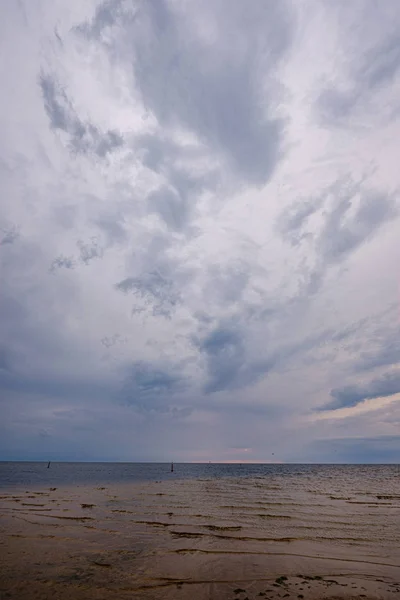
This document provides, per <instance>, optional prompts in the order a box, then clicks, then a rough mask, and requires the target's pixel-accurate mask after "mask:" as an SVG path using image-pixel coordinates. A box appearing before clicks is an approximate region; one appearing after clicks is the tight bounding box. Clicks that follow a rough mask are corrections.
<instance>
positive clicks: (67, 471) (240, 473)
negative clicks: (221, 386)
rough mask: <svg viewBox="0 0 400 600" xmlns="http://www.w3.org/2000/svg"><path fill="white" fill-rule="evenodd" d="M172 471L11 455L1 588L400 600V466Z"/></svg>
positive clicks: (25, 595) (42, 594) (198, 597)
mask: <svg viewBox="0 0 400 600" xmlns="http://www.w3.org/2000/svg"><path fill="white" fill-rule="evenodd" d="M173 467H174V469H173V472H171V463H66V462H65V463H64V462H60V463H57V462H54V463H53V462H52V463H51V464H50V465H49V468H48V463H44V462H40V463H39V462H31V463H30V462H18V463H17V462H2V463H0V488H1V490H0V534H1V535H0V554H1V555H2V556H3V567H2V572H1V573H0V592H1V591H4V593H7V594H11V595H9V596H5V597H7V598H8V597H10V598H14V597H15V598H18V600H31V598H33V597H35V598H41V599H42V600H46V599H47V598H54V597H57V598H59V599H60V600H64V598H65V599H70V598H71V597H74V598H75V600H81V599H82V600H84V599H85V600H87V599H92V598H93V600H94V599H96V600H99V599H105V600H108V598H118V600H123V599H125V598H127V599H128V598H129V599H131V598H143V599H147V598H148V599H149V600H165V599H167V600H175V598H179V600H203V599H204V600H205V599H207V600H209V599H212V598H218V600H223V599H224V598H226V599H227V600H234V599H235V600H245V598H248V599H249V600H255V599H256V598H257V599H258V600H259V597H265V598H268V599H272V600H275V599H278V598H287V599H288V600H291V599H296V598H308V599H310V600H314V598H352V599H354V598H360V599H361V598H363V599H364V600H365V599H366V598H368V599H369V598H374V599H375V598H379V599H385V600H386V599H387V598H396V597H398V598H400V466H399V465H337V464H335V465H327V464H324V465H316V464H312V465H311V464H308V465H300V464H215V463H206V464H204V463H202V464H189V463H176V464H174V465H173ZM238 590H239V591H238ZM0 597H1V595H0Z"/></svg>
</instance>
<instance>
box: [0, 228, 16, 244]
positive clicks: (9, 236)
mask: <svg viewBox="0 0 400 600" xmlns="http://www.w3.org/2000/svg"><path fill="white" fill-rule="evenodd" d="M18 238H19V231H18V229H17V227H16V226H15V225H13V226H12V227H8V228H6V227H4V228H0V246H5V245H6V244H13V243H14V242H15V240H17V239H18Z"/></svg>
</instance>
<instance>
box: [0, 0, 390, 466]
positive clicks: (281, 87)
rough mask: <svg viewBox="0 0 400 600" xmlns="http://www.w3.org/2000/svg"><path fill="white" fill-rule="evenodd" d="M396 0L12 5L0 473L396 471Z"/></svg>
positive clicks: (0, 34)
mask: <svg viewBox="0 0 400 600" xmlns="http://www.w3.org/2000/svg"><path fill="white" fill-rule="evenodd" d="M399 32H400V4H399V2H398V0H385V2H379V1H375V0H352V2H348V0H335V2H331V1H330V0H287V1H286V0H279V2H277V1H275V0H252V2H244V1H242V0H154V1H153V0H138V1H136V0H105V1H104V0H52V2H48V1H45V0H37V1H35V2H31V0H2V2H1V4H0V81H1V94H0V133H1V135H0V410H1V413H0V414H1V418H0V459H2V460H89V461H90V460H99V461H101V460H110V461H171V460H173V461H188V462H189V461H212V462H217V461H221V462H229V461H234V462H355V463H358V462H361V463H363V462H365V463H369V462H372V463H380V462H385V463H396V462H400V321H399V318H400V306H399V301H400V212H399V210H400V201H399V187H400V171H399V162H398V157H399V146H398V144H399V139H400V104H399V98H400V33H399Z"/></svg>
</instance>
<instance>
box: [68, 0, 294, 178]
mask: <svg viewBox="0 0 400 600" xmlns="http://www.w3.org/2000/svg"><path fill="white" fill-rule="evenodd" d="M193 7H196V4H194V5H193ZM193 7H192V6H190V7H189V8H190V9H191V8H193ZM198 7H199V8H200V9H201V10H205V11H206V14H207V18H209V19H210V20H211V22H213V23H214V22H215V26H216V27H217V29H218V36H217V37H218V50H217V48H216V43H215V42H212V43H211V44H208V43H205V42H203V41H201V40H200V38H199V37H198V36H195V35H194V32H193V31H191V29H190V26H188V23H187V22H186V20H185V18H184V16H182V14H179V12H178V10H177V9H176V7H175V9H174V6H173V4H172V3H171V4H168V2H166V1H164V0H160V1H159V2H157V3H156V4H153V3H152V2H138V3H136V4H135V5H134V9H133V10H130V11H125V15H126V19H121V10H123V9H122V8H121V4H120V3H119V2H115V3H112V2H106V3H104V4H102V5H101V7H100V8H99V9H98V10H97V12H96V15H95V17H94V19H93V21H92V22H90V23H86V24H83V25H82V26H80V28H79V31H80V33H81V34H82V35H84V36H85V37H94V38H96V39H97V40H101V32H102V30H104V29H109V30H110V28H112V27H114V30H113V31H112V34H113V35H112V36H111V40H112V41H110V36H107V41H105V42H104V43H105V44H106V45H107V46H108V48H109V50H110V52H111V53H112V55H113V56H115V55H119V56H121V52H122V51H123V53H124V55H125V56H127V55H131V57H132V60H133V67H134V71H135V80H136V83H137V84H138V86H139V88H140V90H141V93H142V96H143V100H144V103H145V106H146V107H148V109H149V110H150V111H152V112H153V113H154V114H155V115H156V117H157V119H158V121H159V123H160V124H162V125H164V126H169V125H174V124H182V125H183V126H184V127H187V128H189V129H190V130H191V131H193V132H195V133H196V134H197V135H198V136H199V138H200V139H201V140H204V141H206V143H207V144H208V145H209V146H210V147H211V148H212V149H213V150H214V151H216V152H217V153H222V154H223V155H224V157H225V159H226V160H227V161H228V163H229V164H230V165H231V167H232V169H234V171H235V173H236V174H238V175H240V176H242V177H243V178H245V179H247V180H248V181H250V182H253V183H256V184H260V183H264V182H266V181H267V180H268V179H269V177H270V176H271V174H272V172H273V170H274V168H275V166H276V164H277V162H278V160H279V158H280V154H281V142H282V137H283V129H284V122H283V121H282V120H281V119H280V118H278V117H276V116H272V114H269V115H268V114H267V112H268V109H269V108H270V106H269V105H270V104H271V103H272V102H273V100H272V98H271V97H268V94H267V95H266V96H265V94H264V91H265V89H266V88H267V85H268V86H269V88H271V89H272V88H273V84H272V80H273V73H274V69H275V67H276V65H277V63H278V62H279V60H280V59H281V58H282V56H283V55H284V53H285V51H286V50H287V49H288V47H289V45H290V43H291V39H292V25H291V23H290V19H289V16H288V11H287V6H286V3H285V2H279V3H276V2H263V1H259V0H254V1H253V2H251V4H249V5H248V6H247V5H246V7H245V6H244V5H243V4H242V3H241V2H238V1H232V2H231V3H230V5H229V10H226V3H224V2H221V1H218V0H215V1H214V2H212V3H210V2H206V3H204V4H199V5H198ZM210 9H212V11H211V10H210ZM207 11H209V13H207ZM112 15H114V16H112ZM233 39H236V42H235V44H232V40H233ZM242 42H245V44H244V43H243V44H242ZM244 46H247V48H246V50H244V49H243V48H244ZM263 88H264V89H263ZM261 90H263V95H262V94H261ZM271 94H272V92H271ZM266 109H267V110H266Z"/></svg>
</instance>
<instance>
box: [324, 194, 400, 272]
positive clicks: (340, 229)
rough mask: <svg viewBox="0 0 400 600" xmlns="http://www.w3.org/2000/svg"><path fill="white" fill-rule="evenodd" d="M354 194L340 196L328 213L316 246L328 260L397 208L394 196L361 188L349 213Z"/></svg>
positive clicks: (366, 235) (353, 245) (346, 250)
mask: <svg viewBox="0 0 400 600" xmlns="http://www.w3.org/2000/svg"><path fill="white" fill-rule="evenodd" d="M354 201H356V198H355V197H354V195H353V194H349V195H348V196H347V195H345V197H342V198H340V199H339V201H338V202H337V204H336V205H335V206H334V207H333V209H332V210H331V212H330V213H328V214H327V216H326V220H325V224H324V226H323V229H322V232H321V234H320V236H319V238H318V240H317V247H316V250H317V252H318V253H321V255H322V256H323V257H324V259H325V261H326V262H328V263H333V262H338V261H339V260H341V259H342V258H344V257H346V256H347V255H349V254H350V253H351V252H353V251H354V250H356V249H357V248H358V247H359V246H361V244H363V243H365V242H366V241H368V240H369V239H370V238H371V237H372V236H373V235H374V234H375V233H376V232H377V231H378V229H379V228H380V227H381V226H382V225H383V224H384V223H385V222H387V221H389V220H390V219H392V218H393V217H394V216H395V215H396V212H397V206H396V198H394V197H392V196H388V195H386V194H384V193H378V192H374V191H363V190H361V198H360V203H359V205H358V207H357V209H356V211H355V212H354V213H353V214H350V210H351V208H352V205H353V202H354Z"/></svg>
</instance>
